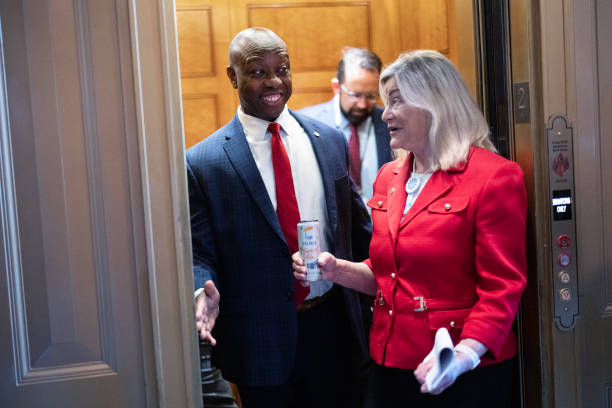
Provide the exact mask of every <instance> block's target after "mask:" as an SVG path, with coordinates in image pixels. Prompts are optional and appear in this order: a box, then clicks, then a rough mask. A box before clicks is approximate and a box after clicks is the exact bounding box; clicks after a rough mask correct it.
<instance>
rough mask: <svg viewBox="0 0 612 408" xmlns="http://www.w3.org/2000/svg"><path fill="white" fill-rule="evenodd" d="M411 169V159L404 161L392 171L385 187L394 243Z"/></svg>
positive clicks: (388, 217) (388, 216)
mask: <svg viewBox="0 0 612 408" xmlns="http://www.w3.org/2000/svg"><path fill="white" fill-rule="evenodd" d="M410 169H412V158H408V159H406V160H404V162H403V163H402V164H401V165H399V166H397V167H396V168H394V169H393V173H394V176H393V179H392V180H391V182H390V183H389V185H388V186H387V219H388V221H389V231H391V239H392V240H393V242H394V243H395V240H396V239H397V232H398V230H399V224H400V221H401V219H402V213H403V212H404V206H405V205H406V187H405V186H406V180H408V177H409V176H410Z"/></svg>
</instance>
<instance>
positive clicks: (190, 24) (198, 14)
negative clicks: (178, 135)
mask: <svg viewBox="0 0 612 408" xmlns="http://www.w3.org/2000/svg"><path fill="white" fill-rule="evenodd" d="M176 18H177V27H178V44H179V60H180V71H181V89H182V95H183V102H182V103H183V122H184V128H185V145H186V147H190V146H192V145H194V144H195V143H197V142H199V141H200V140H202V139H204V138H205V137H206V136H208V135H210V134H211V133H212V132H213V131H215V130H217V129H218V128H220V127H221V126H222V125H224V124H225V123H227V122H228V121H229V120H230V119H231V118H232V116H233V115H234V113H235V110H236V107H237V106H238V98H237V97H236V95H235V92H234V90H233V88H232V87H231V85H230V82H229V80H228V78H227V74H226V67H227V64H228V48H229V43H230V41H231V38H232V36H231V35H232V31H231V28H230V24H229V21H230V13H229V2H225V1H223V2H221V1H213V0H208V1H207V0H177V1H176Z"/></svg>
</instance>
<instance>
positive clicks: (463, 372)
mask: <svg viewBox="0 0 612 408" xmlns="http://www.w3.org/2000/svg"><path fill="white" fill-rule="evenodd" d="M380 90H381V95H382V97H383V101H384V103H385V111H384V113H383V116H382V118H383V120H384V121H385V122H387V126H388V128H389V132H390V135H391V142H390V145H391V147H392V148H393V149H395V150H396V151H398V152H399V154H398V158H397V159H396V160H395V161H393V162H390V163H388V164H386V165H385V166H384V167H382V168H381V170H380V172H379V174H378V177H377V179H376V181H375V182H374V196H373V197H372V199H371V200H370V201H369V202H368V206H369V207H371V209H372V221H373V236H372V241H371V244H370V258H369V259H367V260H366V261H364V262H359V263H355V262H348V261H346V260H342V259H337V258H335V257H334V256H332V255H331V254H329V253H324V254H322V255H321V256H320V258H319V265H320V267H321V269H322V271H323V279H327V280H331V281H333V282H336V283H338V284H341V285H344V286H347V287H351V288H354V289H357V290H360V291H362V292H365V293H368V294H370V295H375V296H376V300H375V303H374V317H373V322H372V329H371V332H370V354H371V356H372V358H373V359H374V361H375V362H376V366H375V368H374V371H373V374H372V376H371V378H370V383H369V387H368V392H367V394H368V395H367V405H366V406H368V407H396V406H418V407H442V406H444V407H448V406H452V407H469V408H475V407H491V406H499V405H500V402H501V403H502V404H503V402H504V401H507V400H508V399H509V398H510V391H511V382H512V372H513V363H514V358H513V357H514V356H515V354H516V352H517V346H516V338H515V335H514V334H513V333H512V322H513V320H514V317H515V315H516V311H517V309H518V305H519V301H520V297H521V294H522V292H523V290H524V288H525V283H526V259H525V222H526V213H527V199H526V192H525V186H524V181H523V173H522V171H521V169H520V168H519V166H518V165H517V164H516V163H514V162H511V161H509V160H506V159H504V158H503V157H501V156H499V155H497V154H496V153H495V148H494V147H493V145H492V143H491V141H490V139H489V128H488V125H487V123H486V121H485V119H484V117H483V115H482V113H481V112H480V110H479V109H478V107H477V105H476V104H475V103H474V101H473V100H472V98H471V96H470V94H469V92H468V90H467V88H466V86H465V84H464V82H463V80H462V79H461V77H460V75H459V73H458V72H457V70H456V69H455V68H454V66H453V65H452V63H451V62H450V61H449V60H448V59H446V58H445V57H444V56H442V55H441V54H440V53H438V52H435V51H427V50H419V51H414V52H410V53H406V54H403V55H401V56H400V57H399V58H398V59H397V60H396V61H395V62H394V63H393V64H391V65H390V66H389V67H387V68H386V69H385V70H384V71H383V72H382V74H381V78H380ZM293 259H294V275H295V277H296V278H297V279H301V280H304V279H305V268H304V264H303V262H302V260H301V258H300V257H299V254H294V257H293ZM304 284H305V285H306V284H307V283H306V282H304ZM441 327H445V328H447V329H448V331H449V332H450V335H451V337H452V340H453V343H454V344H455V350H454V354H455V359H454V363H453V364H452V366H451V367H450V369H449V371H448V372H447V373H446V374H445V375H444V376H443V377H442V379H441V381H440V382H439V383H438V384H437V385H436V386H434V387H433V388H432V389H428V387H427V385H426V384H425V376H426V375H427V373H428V372H429V370H431V368H432V366H433V363H434V360H433V359H432V358H429V357H428V355H429V352H430V350H431V349H432V346H433V342H434V335H435V333H436V331H437V330H438V329H439V328H441ZM410 403H413V404H414V405H410ZM400 404H401V405H400Z"/></svg>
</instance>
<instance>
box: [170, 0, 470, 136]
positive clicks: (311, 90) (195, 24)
mask: <svg viewBox="0 0 612 408" xmlns="http://www.w3.org/2000/svg"><path fill="white" fill-rule="evenodd" d="M467 3H470V4H467ZM468 9H469V10H468ZM471 13H472V10H471V2H458V1H456V0H411V1H409V2H407V1H402V0H379V1H338V0H328V1H320V0H319V1H317V0H314V1H313V0H299V1H288V0H282V1H275V2H270V1H267V0H232V1H229V2H214V1H206V0H178V1H177V20H178V32H179V48H180V52H181V81H182V88H183V105H184V106H183V113H184V122H185V139H186V146H187V147H189V146H191V145H193V144H194V143H196V142H197V141H199V140H201V139H203V138H204V137H206V136H207V135H208V134H210V133H211V132H212V131H213V130H215V129H217V128H218V127H220V126H222V125H223V124H225V123H226V122H227V121H228V120H229V119H230V118H231V117H232V116H233V115H234V113H235V110H236V107H237V106H238V103H239V102H238V98H237V96H236V92H235V90H233V89H232V88H231V87H230V85H229V80H228V79H227V77H226V75H225V66H226V65H227V52H228V46H229V41H230V40H231V38H233V36H234V35H235V34H236V33H238V32H239V31H241V30H243V29H245V28H247V27H253V26H259V27H266V28H269V29H271V30H273V31H274V32H276V33H277V34H279V36H280V37H281V38H283V40H285V42H286V43H287V46H288V48H289V52H290V54H291V69H292V74H293V95H292V97H291V99H290V100H289V107H290V108H291V109H300V108H302V107H305V106H309V105H313V104H316V103H320V102H324V101H326V100H328V99H330V98H331V97H332V96H333V93H332V90H331V84H330V80H331V79H332V78H333V77H335V75H336V67H337V64H338V60H339V59H340V56H341V51H342V48H344V47H345V46H352V47H364V48H370V49H372V50H373V51H374V52H376V53H377V54H378V55H379V56H380V57H381V59H382V60H383V64H385V65H386V64H388V63H390V62H392V61H393V60H394V59H395V58H397V56H398V55H399V54H400V53H401V52H403V51H408V50H410V49H415V48H433V49H436V50H438V51H440V52H442V53H443V54H445V55H446V56H448V57H449V58H450V59H451V60H452V61H453V62H455V63H456V65H457V66H458V67H459V69H460V71H461V72H462V74H464V76H465V77H466V81H467V82H468V84H469V86H470V88H471V89H472V90H473V91H474V94H475V89H476V81H475V68H474V67H475V60H474V47H473V46H472V47H469V46H465V45H464V46H463V48H462V49H461V52H460V53H459V52H458V46H460V45H461V44H465V42H466V41H467V43H468V44H470V43H473V38H474V35H473V26H472V24H471V15H472V14H471ZM466 17H468V18H467V19H466ZM183 43H184V44H183ZM207 57H208V58H210V59H211V61H212V62H210V63H208V64H207V63H206V62H205V61H203V60H204V59H205V58H207ZM203 67H206V68H208V69H209V70H210V72H212V73H208V74H206V75H205V74H204V73H205V72H206V70H205V69H204V68H203Z"/></svg>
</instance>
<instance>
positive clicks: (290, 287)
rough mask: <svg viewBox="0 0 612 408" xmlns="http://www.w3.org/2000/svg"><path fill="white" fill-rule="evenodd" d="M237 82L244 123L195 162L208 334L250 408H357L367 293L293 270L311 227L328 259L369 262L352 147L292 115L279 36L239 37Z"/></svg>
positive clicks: (198, 257)
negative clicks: (308, 224)
mask: <svg viewBox="0 0 612 408" xmlns="http://www.w3.org/2000/svg"><path fill="white" fill-rule="evenodd" d="M227 74H228V77H229V79H230V81H231V83H232V86H233V87H234V88H235V89H237V90H238V95H239V98H240V107H239V108H238V110H237V113H236V116H235V117H234V118H233V119H232V120H231V121H230V122H229V123H228V124H227V125H225V126H224V127H222V128H221V129H219V130H218V131H217V132H215V133H213V134H212V135H210V136H209V137H208V138H206V139H205V140H204V141H202V142H200V143H199V144H197V145H196V146H194V147H192V148H190V149H189V150H188V151H187V155H186V160H187V176H188V183H189V202H190V208H191V232H192V244H193V260H194V275H195V287H196V288H203V289H200V290H198V291H196V326H197V328H198V330H199V331H200V336H201V337H202V338H205V339H208V340H210V342H211V343H212V344H213V345H215V347H214V348H213V362H214V363H215V365H216V366H217V367H219V368H220V369H221V370H222V372H223V376H224V377H225V378H226V379H228V380H230V381H232V382H234V383H235V384H236V385H237V386H238V390H239V392H240V396H241V399H242V403H243V405H244V407H245V408H251V407H338V406H346V405H347V399H348V398H349V396H348V393H349V391H348V390H349V387H350V384H349V383H350V377H351V373H350V372H349V371H350V369H351V368H350V367H351V364H350V358H351V356H350V351H349V349H350V347H349V344H353V343H355V342H356V343H357V344H359V345H360V347H361V349H362V351H363V353H364V354H367V341H366V336H367V333H366V331H365V328H364V325H363V320H362V319H361V309H360V307H361V306H360V303H359V299H358V296H357V293H356V292H354V291H352V290H348V289H346V288H343V287H339V286H334V285H333V284H332V283H331V282H328V281H318V282H312V283H311V285H310V287H309V293H304V288H303V287H302V286H300V285H297V286H294V285H295V284H296V282H295V280H294V278H293V273H292V267H291V254H292V253H293V252H294V251H295V250H296V248H297V240H296V223H297V221H299V219H300V218H301V219H317V220H319V224H320V227H321V249H322V250H325V248H327V249H328V250H329V251H331V252H333V253H334V254H335V255H336V256H338V257H348V258H349V259H350V258H352V259H355V260H362V259H365V258H366V257H367V256H368V246H369V239H370V235H371V226H370V222H369V217H368V214H367V211H366V209H365V206H364V205H363V202H362V200H361V198H360V197H359V194H358V192H357V189H356V188H355V185H354V184H353V183H352V181H351V178H350V177H349V174H348V152H347V146H346V142H345V140H344V138H343V136H342V134H341V133H340V132H338V131H337V130H335V129H333V128H331V127H328V126H327V125H325V124H323V123H321V122H318V121H316V120H312V119H310V118H308V117H305V116H303V115H299V114H296V113H294V112H292V111H290V110H289V109H288V108H287V107H286V102H287V100H288V99H289V97H290V96H291V90H292V88H291V71H290V64H289V54H288V51H287V47H286V45H285V43H284V42H283V41H282V40H281V39H280V38H279V37H278V36H277V35H276V34H274V33H273V32H271V31H269V30H267V29H263V28H249V29H247V30H244V31H242V32H240V33H239V34H238V35H236V37H235V38H234V39H233V40H232V42H231V44H230V65H229V66H228V68H227ZM298 212H299V214H298ZM304 298H305V299H304ZM213 327H214V330H213ZM217 339H218V342H217Z"/></svg>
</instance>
